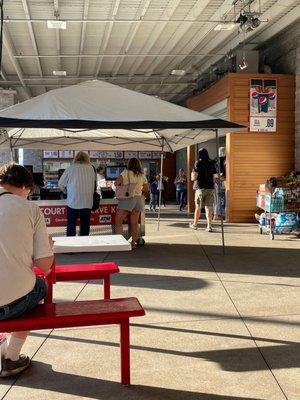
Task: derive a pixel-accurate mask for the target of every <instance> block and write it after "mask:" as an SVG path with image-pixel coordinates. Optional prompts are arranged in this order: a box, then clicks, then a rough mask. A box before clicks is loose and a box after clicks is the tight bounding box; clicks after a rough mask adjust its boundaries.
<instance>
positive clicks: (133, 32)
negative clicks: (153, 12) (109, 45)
mask: <svg viewBox="0 0 300 400" xmlns="http://www.w3.org/2000/svg"><path fill="white" fill-rule="evenodd" d="M150 3H151V0H147V1H146V2H145V3H144V6H143V8H142V10H141V12H140V13H139V21H138V22H136V23H135V24H133V25H131V26H130V29H129V31H128V33H127V35H126V38H125V40H124V42H123V46H122V49H121V53H123V54H125V55H124V56H123V57H122V58H121V59H118V60H116V61H115V63H114V65H113V67H112V76H116V75H118V72H119V71H120V69H121V68H122V65H123V62H124V60H125V57H126V53H127V52H128V51H129V49H130V47H131V45H132V42H133V40H134V38H135V36H136V33H137V31H138V30H139V28H140V26H141V24H142V19H143V17H144V15H145V14H146V12H147V10H148V8H149V5H150Z"/></svg>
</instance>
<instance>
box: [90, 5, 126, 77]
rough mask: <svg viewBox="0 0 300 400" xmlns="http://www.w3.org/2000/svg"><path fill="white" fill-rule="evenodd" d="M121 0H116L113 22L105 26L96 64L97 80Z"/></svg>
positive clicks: (112, 15) (113, 9)
mask: <svg viewBox="0 0 300 400" xmlns="http://www.w3.org/2000/svg"><path fill="white" fill-rule="evenodd" d="M120 2H121V0H115V2H114V6H113V8H112V10H111V12H110V14H111V18H112V21H111V22H109V23H108V24H107V25H106V26H105V31H104V39H103V40H102V41H101V46H100V49H99V59H98V61H97V63H96V69H95V77H96V78H97V76H98V75H99V72H100V70H101V65H102V62H103V57H101V55H102V54H104V53H105V52H106V49H107V46H108V42H109V39H110V36H111V31H112V29H113V26H114V19H115V17H116V15H117V13H118V9H119V5H120Z"/></svg>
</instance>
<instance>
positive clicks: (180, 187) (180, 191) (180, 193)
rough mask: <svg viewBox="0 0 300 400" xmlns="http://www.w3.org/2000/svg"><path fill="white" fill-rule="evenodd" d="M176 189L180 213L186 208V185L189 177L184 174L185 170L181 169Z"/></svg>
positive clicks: (176, 181)
mask: <svg viewBox="0 0 300 400" xmlns="http://www.w3.org/2000/svg"><path fill="white" fill-rule="evenodd" d="M174 184H175V187H176V200H177V203H178V204H179V211H182V210H183V209H184V207H185V198H186V184H187V177H186V175H185V173H184V169H183V168H180V170H179V172H178V175H177V176H176V178H175V181H174Z"/></svg>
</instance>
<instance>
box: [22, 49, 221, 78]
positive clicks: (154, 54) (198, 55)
mask: <svg viewBox="0 0 300 400" xmlns="http://www.w3.org/2000/svg"><path fill="white" fill-rule="evenodd" d="M225 55H226V53H222V52H219V53H192V54H191V53H178V54H176V53H170V54H167V53H151V54H144V53H142V54H123V53H121V54H102V55H101V57H103V58H109V57H111V58H113V57H115V58H123V57H145V58H146V57H200V56H225ZM97 57H99V54H39V55H35V54H19V55H15V58H97ZM112 75H113V74H112Z"/></svg>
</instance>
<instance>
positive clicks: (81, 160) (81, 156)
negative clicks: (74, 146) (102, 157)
mask: <svg viewBox="0 0 300 400" xmlns="http://www.w3.org/2000/svg"><path fill="white" fill-rule="evenodd" d="M90 162H91V161H90V156H89V155H88V154H87V153H85V152H84V151H79V152H78V153H77V154H76V156H75V157H74V163H77V164H90Z"/></svg>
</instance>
